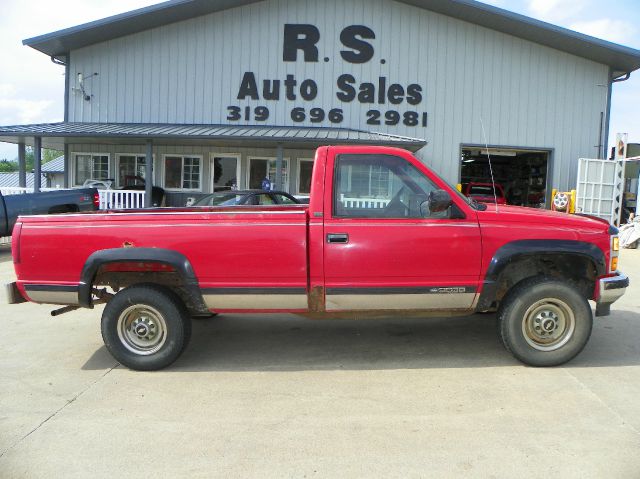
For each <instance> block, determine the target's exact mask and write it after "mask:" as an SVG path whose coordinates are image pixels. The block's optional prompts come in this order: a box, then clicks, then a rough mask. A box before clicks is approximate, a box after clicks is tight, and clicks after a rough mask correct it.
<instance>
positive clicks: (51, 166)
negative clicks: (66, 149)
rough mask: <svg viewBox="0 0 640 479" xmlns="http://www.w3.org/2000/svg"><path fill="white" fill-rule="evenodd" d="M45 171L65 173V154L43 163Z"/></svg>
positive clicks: (43, 170)
mask: <svg viewBox="0 0 640 479" xmlns="http://www.w3.org/2000/svg"><path fill="white" fill-rule="evenodd" d="M42 172H43V173H64V156H59V157H58V158H54V159H53V160H51V161H47V162H46V163H44V164H43V165H42Z"/></svg>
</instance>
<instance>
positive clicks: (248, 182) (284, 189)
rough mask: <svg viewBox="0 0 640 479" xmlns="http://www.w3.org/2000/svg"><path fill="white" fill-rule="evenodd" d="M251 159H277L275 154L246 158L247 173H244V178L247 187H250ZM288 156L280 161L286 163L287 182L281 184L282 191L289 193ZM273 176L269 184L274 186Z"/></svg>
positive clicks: (289, 163)
mask: <svg viewBox="0 0 640 479" xmlns="http://www.w3.org/2000/svg"><path fill="white" fill-rule="evenodd" d="M252 160H267V161H271V160H273V161H277V158H276V157H275V156H250V157H249V158H247V173H246V175H245V179H246V185H247V189H248V190H249V189H251V186H250V185H251V182H250V181H249V180H250V176H251V161H252ZM289 160H290V158H288V157H287V158H282V161H283V163H284V164H286V165H287V183H286V185H282V186H283V188H282V191H284V192H286V193H289V188H290V186H291V162H290V161H289ZM275 183H276V181H275V178H274V179H273V181H271V184H272V185H274V186H273V187H274V188H275Z"/></svg>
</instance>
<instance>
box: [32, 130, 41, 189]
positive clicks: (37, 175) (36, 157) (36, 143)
mask: <svg viewBox="0 0 640 479" xmlns="http://www.w3.org/2000/svg"><path fill="white" fill-rule="evenodd" d="M41 179H42V138H41V137H39V136H36V137H34V139H33V192H34V193H40V186H42V185H41V184H40V180H41Z"/></svg>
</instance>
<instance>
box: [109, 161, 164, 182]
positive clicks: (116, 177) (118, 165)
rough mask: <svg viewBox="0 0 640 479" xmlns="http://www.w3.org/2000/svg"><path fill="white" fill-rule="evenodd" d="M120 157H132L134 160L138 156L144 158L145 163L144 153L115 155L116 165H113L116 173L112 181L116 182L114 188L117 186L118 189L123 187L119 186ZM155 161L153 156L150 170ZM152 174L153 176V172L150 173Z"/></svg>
mask: <svg viewBox="0 0 640 479" xmlns="http://www.w3.org/2000/svg"><path fill="white" fill-rule="evenodd" d="M121 156H134V157H136V158H138V157H139V156H142V157H144V158H145V161H146V158H147V155H146V154H145V153H116V164H115V168H116V171H115V175H114V176H115V177H114V180H115V182H116V186H118V187H119V188H121V187H122V186H123V185H121V184H120V157H121ZM155 160H156V155H153V156H152V159H151V162H152V164H151V169H152V170H153V166H154V164H155ZM136 161H137V160H136ZM152 174H153V172H152Z"/></svg>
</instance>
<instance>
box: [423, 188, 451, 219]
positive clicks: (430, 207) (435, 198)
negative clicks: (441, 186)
mask: <svg viewBox="0 0 640 479" xmlns="http://www.w3.org/2000/svg"><path fill="white" fill-rule="evenodd" d="M452 203H453V202H452V201H451V197H450V196H449V193H447V192H446V191H444V190H434V191H432V192H431V193H429V199H428V200H427V201H425V202H423V203H422V204H421V205H420V213H421V214H422V216H423V217H424V218H426V217H428V216H430V215H432V214H433V213H441V212H443V211H446V210H447V209H448V208H449V207H450V206H451V205H452Z"/></svg>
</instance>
